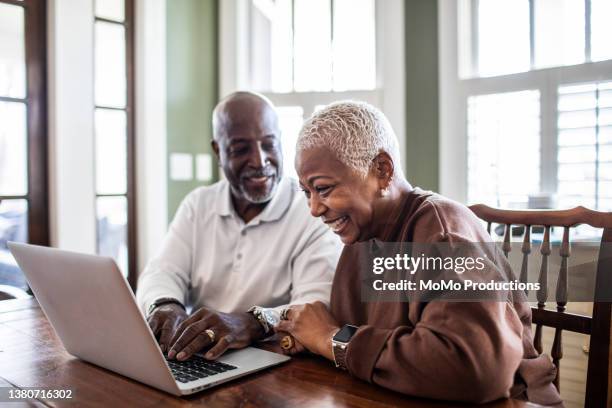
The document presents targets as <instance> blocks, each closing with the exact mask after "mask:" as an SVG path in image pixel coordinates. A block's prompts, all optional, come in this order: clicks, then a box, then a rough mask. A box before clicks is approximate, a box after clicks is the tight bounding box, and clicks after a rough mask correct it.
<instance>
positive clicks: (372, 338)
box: [346, 301, 523, 403]
mask: <svg viewBox="0 0 612 408" xmlns="http://www.w3.org/2000/svg"><path fill="white" fill-rule="evenodd" d="M406 307H419V305H418V304H412V303H411V304H410V305H408V304H407V305H406ZM521 335H522V326H521V322H520V320H519V318H518V315H517V314H516V312H515V310H514V308H513V307H512V305H511V304H510V303H509V302H479V303H458V302H456V303H452V302H441V301H439V302H430V303H428V304H427V305H426V306H425V307H424V308H423V310H422V315H421V318H420V321H419V322H418V323H417V324H416V325H415V327H414V328H411V327H408V326H403V327H402V326H400V327H396V328H393V329H381V328H375V327H373V326H369V325H364V326H361V327H360V328H359V330H358V331H357V333H356V334H355V335H354V336H353V338H352V339H351V341H350V343H349V347H348V350H347V356H346V358H347V366H348V369H349V372H350V373H351V374H352V375H354V376H356V377H359V378H361V379H363V380H366V381H370V382H373V383H376V384H378V385H381V386H383V387H385V388H389V389H392V390H395V391H399V392H402V393H405V394H409V395H414V396H419V397H425V398H436V399H445V400H454V401H467V402H472V403H482V402H487V401H492V400H495V399H498V398H503V397H508V396H509V395H508V390H509V389H510V387H511V386H512V384H513V381H514V373H515V372H516V369H517V368H518V366H519V364H520V362H521V359H522V353H523V351H522V340H521Z"/></svg>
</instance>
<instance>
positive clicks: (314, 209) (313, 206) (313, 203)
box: [308, 195, 327, 217]
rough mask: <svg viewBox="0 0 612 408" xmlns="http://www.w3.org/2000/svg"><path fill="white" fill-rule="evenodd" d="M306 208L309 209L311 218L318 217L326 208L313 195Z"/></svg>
mask: <svg viewBox="0 0 612 408" xmlns="http://www.w3.org/2000/svg"><path fill="white" fill-rule="evenodd" d="M308 206H309V207H310V215H312V216H313V217H320V216H322V215H323V214H325V211H327V207H326V206H325V205H324V204H323V203H322V202H321V200H319V198H318V197H316V196H314V195H313V196H311V197H310V199H309V200H308Z"/></svg>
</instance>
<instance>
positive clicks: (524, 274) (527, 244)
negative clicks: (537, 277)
mask: <svg viewBox="0 0 612 408" xmlns="http://www.w3.org/2000/svg"><path fill="white" fill-rule="evenodd" d="M521 252H522V253H523V264H522V265H521V276H520V278H519V279H520V281H521V282H522V283H526V282H527V280H528V275H529V254H530V253H531V225H525V236H524V237H523V246H522V247H521ZM528 294H529V291H528V290H527V289H525V295H528Z"/></svg>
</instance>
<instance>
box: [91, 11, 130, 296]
mask: <svg viewBox="0 0 612 408" xmlns="http://www.w3.org/2000/svg"><path fill="white" fill-rule="evenodd" d="M133 41H134V40H133V2H132V0H96V1H95V23H94V49H95V52H94V67H95V73H94V100H95V109H94V127H95V174H96V177H95V178H96V181H95V186H96V187H95V188H96V217H97V224H96V225H97V252H98V253H99V254H100V255H105V256H110V257H112V258H114V259H115V260H116V261H117V264H118V265H119V268H120V269H121V271H122V272H123V274H124V275H125V276H127V277H128V280H129V281H130V283H131V284H132V286H134V284H135V275H136V268H135V265H136V264H135V262H136V254H135V248H136V245H135V239H136V237H135V230H134V229H135V225H136V224H135V220H134V215H135V210H134V208H135V203H134V186H135V184H134V169H133V166H134V125H133V121H134V106H133V94H134V93H133V78H132V72H133V64H134V62H133Z"/></svg>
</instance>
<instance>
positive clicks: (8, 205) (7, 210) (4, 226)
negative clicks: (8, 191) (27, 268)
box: [0, 200, 28, 290]
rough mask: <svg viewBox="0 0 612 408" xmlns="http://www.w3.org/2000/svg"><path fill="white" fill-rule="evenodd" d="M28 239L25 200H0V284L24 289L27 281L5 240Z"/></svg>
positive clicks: (21, 240) (20, 240)
mask: <svg viewBox="0 0 612 408" xmlns="http://www.w3.org/2000/svg"><path fill="white" fill-rule="evenodd" d="M9 241H15V242H27V241H28V203H27V201H26V200H0V285H10V286H15V287H18V288H21V289H24V290H26V289H27V288H28V285H27V282H26V279H25V277H24V276H23V273H22V272H21V270H20V269H19V266H17V262H15V259H14V258H13V255H11V252H10V251H9V249H8V246H7V242H9Z"/></svg>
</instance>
